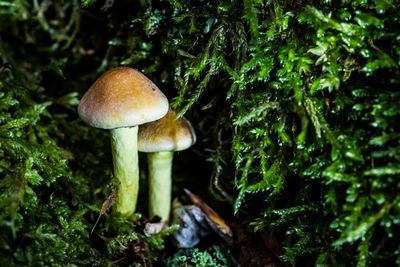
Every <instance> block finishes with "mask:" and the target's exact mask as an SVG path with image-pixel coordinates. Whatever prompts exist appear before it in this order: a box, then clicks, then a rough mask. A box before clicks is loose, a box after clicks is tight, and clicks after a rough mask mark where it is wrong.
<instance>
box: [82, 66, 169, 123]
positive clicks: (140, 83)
mask: <svg viewBox="0 0 400 267" xmlns="http://www.w3.org/2000/svg"><path fill="white" fill-rule="evenodd" d="M168 106H169V105H168V100H167V98H166V97H165V95H164V94H163V93H162V92H161V91H160V89H158V87H157V86H156V85H155V84H154V83H153V82H152V81H150V80H149V79H148V78H147V77H146V76H144V75H143V74H142V73H140V72H139V71H138V70H135V69H132V68H128V67H117V68H113V69H110V70H108V71H106V72H105V73H104V74H103V75H101V76H100V78H98V79H97V80H96V81H95V82H94V84H93V85H92V86H91V87H90V88H89V90H88V91H87V92H86V94H85V95H84V96H83V97H82V99H81V101H80V103H79V106H78V113H79V116H80V117H81V118H82V120H84V121H85V122H86V123H87V124H89V125H91V126H93V127H96V128H103V129H114V128H120V127H129V126H136V125H139V124H143V123H147V122H150V121H154V120H157V119H159V118H161V117H163V116H164V115H165V114H166V113H167V111H168Z"/></svg>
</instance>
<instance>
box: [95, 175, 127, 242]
mask: <svg viewBox="0 0 400 267" xmlns="http://www.w3.org/2000/svg"><path fill="white" fill-rule="evenodd" d="M119 184H120V183H119ZM119 184H117V185H116V186H115V187H114V188H113V190H112V192H111V194H110V196H109V197H108V198H107V199H106V201H104V202H103V205H101V210H100V213H99V217H98V218H97V221H96V223H95V224H94V226H93V228H92V231H91V232H90V233H91V234H92V233H93V231H94V228H96V225H97V224H98V222H99V220H100V218H101V216H103V214H104V213H106V211H107V210H108V209H109V208H110V207H111V206H112V205H113V204H114V203H115V201H116V200H117V196H118V188H119Z"/></svg>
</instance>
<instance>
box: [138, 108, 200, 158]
mask: <svg viewBox="0 0 400 267" xmlns="http://www.w3.org/2000/svg"><path fill="white" fill-rule="evenodd" d="M175 117H176V112H175V111H173V110H172V109H171V108H169V110H168V113H167V115H165V116H164V117H163V118H161V119H159V120H156V121H153V122H149V123H146V124H143V125H140V127H139V133H138V150H139V151H140V152H161V151H180V150H184V149H187V148H189V147H190V146H192V145H193V144H194V143H195V142H196V135H195V133H194V130H193V127H192V125H191V124H190V122H189V121H188V120H187V119H186V118H185V117H181V118H179V119H177V120H176V121H174V118H175Z"/></svg>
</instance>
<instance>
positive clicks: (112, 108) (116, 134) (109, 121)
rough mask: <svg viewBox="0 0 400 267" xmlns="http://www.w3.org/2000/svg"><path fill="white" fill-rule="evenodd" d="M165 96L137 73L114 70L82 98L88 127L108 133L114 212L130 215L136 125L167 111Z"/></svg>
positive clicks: (135, 184) (136, 170) (80, 110)
mask: <svg viewBox="0 0 400 267" xmlns="http://www.w3.org/2000/svg"><path fill="white" fill-rule="evenodd" d="M168 106H169V105H168V100H167V98H166V97H165V95H164V94H163V93H162V92H161V91H160V90H159V89H158V88H157V86H156V85H155V84H154V83H153V82H152V81H150V80H149V79H148V78H147V77H146V76H144V75H143V74H142V73H140V72H139V71H138V70H135V69H132V68H128V67H117V68H113V69H110V70H108V71H107V72H105V73H104V74H103V75H101V76H100V78H98V79H97V80H96V81H95V83H94V84H93V85H92V86H91V87H90V88H89V90H88V91H87V92H86V93H85V95H84V96H83V97H82V99H81V101H80V103H79V106H78V113H79V116H80V117H81V118H82V120H83V121H85V122H86V123H87V124H89V125H90V126H93V127H96V128H102V129H110V130H111V148H112V158H113V164H114V176H115V177H116V178H117V179H118V180H119V182H120V185H119V188H118V197H117V201H116V210H117V212H119V213H121V215H122V216H124V217H129V216H131V215H132V214H133V212H134V211H135V208H136V201H137V195H138V190H139V167H138V151H137V134H138V125H139V124H143V123H147V122H150V121H154V120H157V119H159V118H161V117H163V116H164V115H165V114H166V113H167V111H168Z"/></svg>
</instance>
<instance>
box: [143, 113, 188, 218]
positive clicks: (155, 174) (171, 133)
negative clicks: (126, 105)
mask: <svg viewBox="0 0 400 267" xmlns="http://www.w3.org/2000/svg"><path fill="white" fill-rule="evenodd" d="M175 117H176V113H175V112H174V111H173V110H172V109H169V110H168V113H167V115H165V117H163V118H161V119H159V120H156V121H153V122H150V123H146V124H143V125H141V126H140V127H139V135H138V149H139V151H140V152H148V154H147V164H148V169H149V213H150V216H154V215H158V216H160V217H161V219H162V221H166V222H167V221H168V219H169V214H170V210H171V194H172V192H171V190H172V178H171V175H172V158H173V153H174V151H181V150H184V149H187V148H189V147H190V146H191V145H193V144H194V143H195V142H196V135H195V133H194V130H193V127H192V126H191V124H190V122H189V121H188V120H186V119H185V118H184V117H181V118H179V119H177V120H174V119H175Z"/></svg>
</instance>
